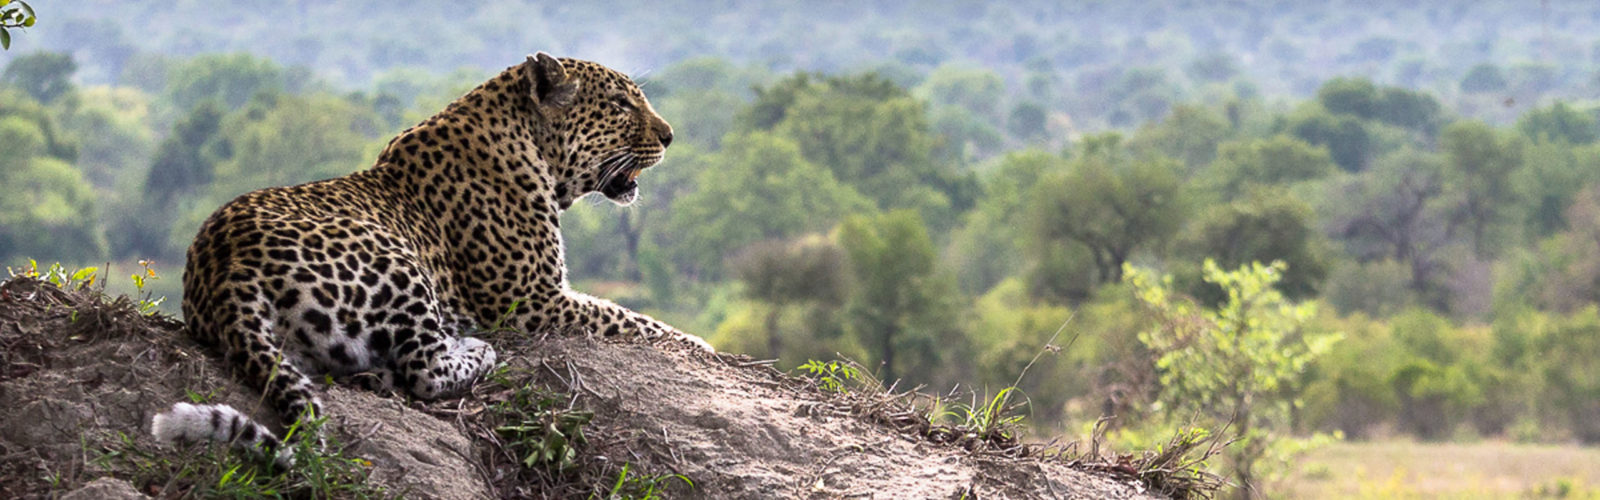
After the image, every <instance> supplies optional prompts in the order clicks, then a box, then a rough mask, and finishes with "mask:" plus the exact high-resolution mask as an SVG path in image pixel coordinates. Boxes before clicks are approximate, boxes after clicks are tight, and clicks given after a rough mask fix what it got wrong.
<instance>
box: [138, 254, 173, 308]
mask: <svg viewBox="0 0 1600 500" xmlns="http://www.w3.org/2000/svg"><path fill="white" fill-rule="evenodd" d="M151 264H154V262H151V261H148V260H141V261H139V267H142V268H144V269H143V272H136V273H133V286H134V288H137V289H138V290H139V297H138V299H139V313H140V314H144V315H146V316H149V315H150V314H153V313H155V311H156V308H157V307H161V304H162V303H164V302H166V301H167V297H166V296H162V297H159V298H151V297H150V295H151V292H147V291H145V289H144V286H145V284H146V283H147V280H148V281H154V280H159V279H161V277H160V276H157V275H156V270H155V269H152V268H150V265H151Z"/></svg>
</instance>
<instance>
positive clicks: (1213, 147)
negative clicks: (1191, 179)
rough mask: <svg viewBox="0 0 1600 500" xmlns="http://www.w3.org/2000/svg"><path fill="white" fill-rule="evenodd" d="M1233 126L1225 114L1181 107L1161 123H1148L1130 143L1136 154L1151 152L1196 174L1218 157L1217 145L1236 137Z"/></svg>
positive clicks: (1191, 107) (1176, 107) (1174, 109)
mask: <svg viewBox="0 0 1600 500" xmlns="http://www.w3.org/2000/svg"><path fill="white" fill-rule="evenodd" d="M1234 132H1235V131H1234V127H1233V126H1232V125H1231V124H1230V123H1229V122H1228V121H1227V120H1226V119H1224V117H1223V116H1222V115H1219V114H1218V113H1216V112H1214V111H1211V110H1208V109H1205V108H1201V107H1198V106H1191V105H1179V106H1174V107H1173V108H1172V113H1171V114H1168V115H1167V117H1166V119H1163V120H1162V121H1161V122H1159V123H1152V124H1147V125H1145V126H1142V127H1140V128H1139V131H1138V132H1137V133H1135V134H1134V135H1133V138H1131V139H1129V140H1128V145H1129V147H1130V148H1132V149H1134V150H1135V151H1151V152H1155V153H1160V154H1163V155H1166V156H1168V157H1172V158H1175V159H1177V160H1178V161H1181V162H1183V166H1184V172H1185V173H1186V174H1188V175H1194V174H1196V173H1198V172H1200V170H1201V169H1203V168H1205V167H1206V166H1207V165H1210V164H1211V161H1212V160H1214V159H1216V157H1217V145H1219V144H1221V143H1222V142H1223V141H1225V140H1227V139H1228V138H1229V137H1233V136H1234Z"/></svg>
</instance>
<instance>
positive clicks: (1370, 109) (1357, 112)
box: [1317, 77, 1380, 119]
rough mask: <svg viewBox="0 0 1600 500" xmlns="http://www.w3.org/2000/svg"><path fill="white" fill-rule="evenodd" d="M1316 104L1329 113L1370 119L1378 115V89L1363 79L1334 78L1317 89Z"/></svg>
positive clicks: (1369, 81)
mask: <svg viewBox="0 0 1600 500" xmlns="http://www.w3.org/2000/svg"><path fill="white" fill-rule="evenodd" d="M1317 102H1320V103H1322V107H1323V108H1325V109H1327V110H1328V112H1329V113H1333V114H1336V115H1353V116H1355V117H1357V118H1361V119H1372V118H1374V117H1376V116H1377V115H1378V111H1379V109H1380V108H1379V97H1378V87H1377V86H1376V85H1373V84H1372V80H1368V79H1365V78H1343V77H1340V78H1334V79H1332V80H1328V82H1327V83H1324V84H1322V88H1320V89H1317Z"/></svg>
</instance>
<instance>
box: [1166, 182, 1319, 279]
mask: <svg viewBox="0 0 1600 500" xmlns="http://www.w3.org/2000/svg"><path fill="white" fill-rule="evenodd" d="M1325 159H1326V157H1324V160H1325ZM1325 165H1328V166H1329V168H1331V164H1326V163H1325ZM1178 246H1179V248H1180V249H1179V250H1178V251H1177V253H1179V254H1183V255H1191V256H1193V258H1194V259H1195V260H1201V259H1206V258H1210V259H1214V260H1216V261H1217V263H1218V265H1221V266H1225V267H1229V268H1233V267H1238V266H1243V265H1245V264H1247V263H1250V262H1273V261H1282V262H1284V263H1285V264H1287V265H1288V269H1287V270H1285V271H1284V272H1283V276H1282V279H1280V280H1279V281H1278V282H1277V285H1276V286H1277V288H1278V290H1279V291H1282V292H1283V294H1284V295H1285V296H1286V297H1288V298H1290V299H1292V300H1304V299H1308V298H1312V297H1316V296H1317V295H1318V291H1319V290H1320V288H1321V285H1322V281H1323V279H1324V278H1326V277H1327V275H1328V260H1327V257H1326V252H1327V251H1326V249H1325V247H1326V244H1325V243H1324V241H1323V238H1322V235H1321V234H1320V231H1318V230H1317V228H1316V226H1315V219H1314V217H1313V214H1312V212H1311V207H1310V206H1309V205H1306V203H1305V202H1303V201H1300V200H1299V199H1296V198H1295V197H1293V196H1292V195H1290V194H1289V193H1288V191H1286V190H1283V189H1281V188H1278V189H1274V188H1258V189H1252V190H1251V191H1250V192H1249V193H1248V194H1246V195H1245V196H1244V197H1243V198H1242V199H1239V200H1236V201H1233V202H1231V203H1228V204H1226V205H1216V206H1213V207H1211V208H1210V209H1207V210H1206V211H1205V212H1204V213H1202V214H1201V215H1200V216H1199V217H1198V218H1197V220H1195V221H1194V222H1192V223H1191V224H1190V226H1189V230H1188V232H1187V234H1185V235H1184V237H1182V238H1181V239H1180V243H1179V245H1178ZM1193 274H1195V275H1198V274H1199V273H1193ZM1197 278H1198V276H1195V277H1193V278H1189V279H1188V280H1187V281H1189V282H1190V283H1192V284H1196V285H1198V284H1199V281H1200V280H1199V279H1197ZM1190 290H1192V291H1191V294H1193V295H1196V296H1197V297H1200V298H1202V300H1203V301H1204V302H1206V303H1208V304H1215V303H1218V302H1221V301H1222V300H1224V299H1225V297H1223V296H1221V293H1220V292H1221V290H1220V289H1218V288H1216V287H1212V286H1204V287H1196V288H1191V289H1190Z"/></svg>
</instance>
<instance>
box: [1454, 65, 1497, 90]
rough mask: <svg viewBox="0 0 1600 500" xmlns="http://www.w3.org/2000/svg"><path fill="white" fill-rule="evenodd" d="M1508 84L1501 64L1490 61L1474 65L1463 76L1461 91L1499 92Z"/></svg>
mask: <svg viewBox="0 0 1600 500" xmlns="http://www.w3.org/2000/svg"><path fill="white" fill-rule="evenodd" d="M1506 85H1507V83H1506V75H1505V73H1504V72H1502V71H1501V70H1500V67H1499V66H1496V65H1494V64H1490V63H1482V64H1479V65H1477V66H1473V67H1472V69H1469V70H1467V75H1466V76H1464V77H1462V78H1461V91H1462V92H1466V93H1468V94H1484V93H1490V92H1499V91H1502V90H1505V89H1506Z"/></svg>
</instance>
